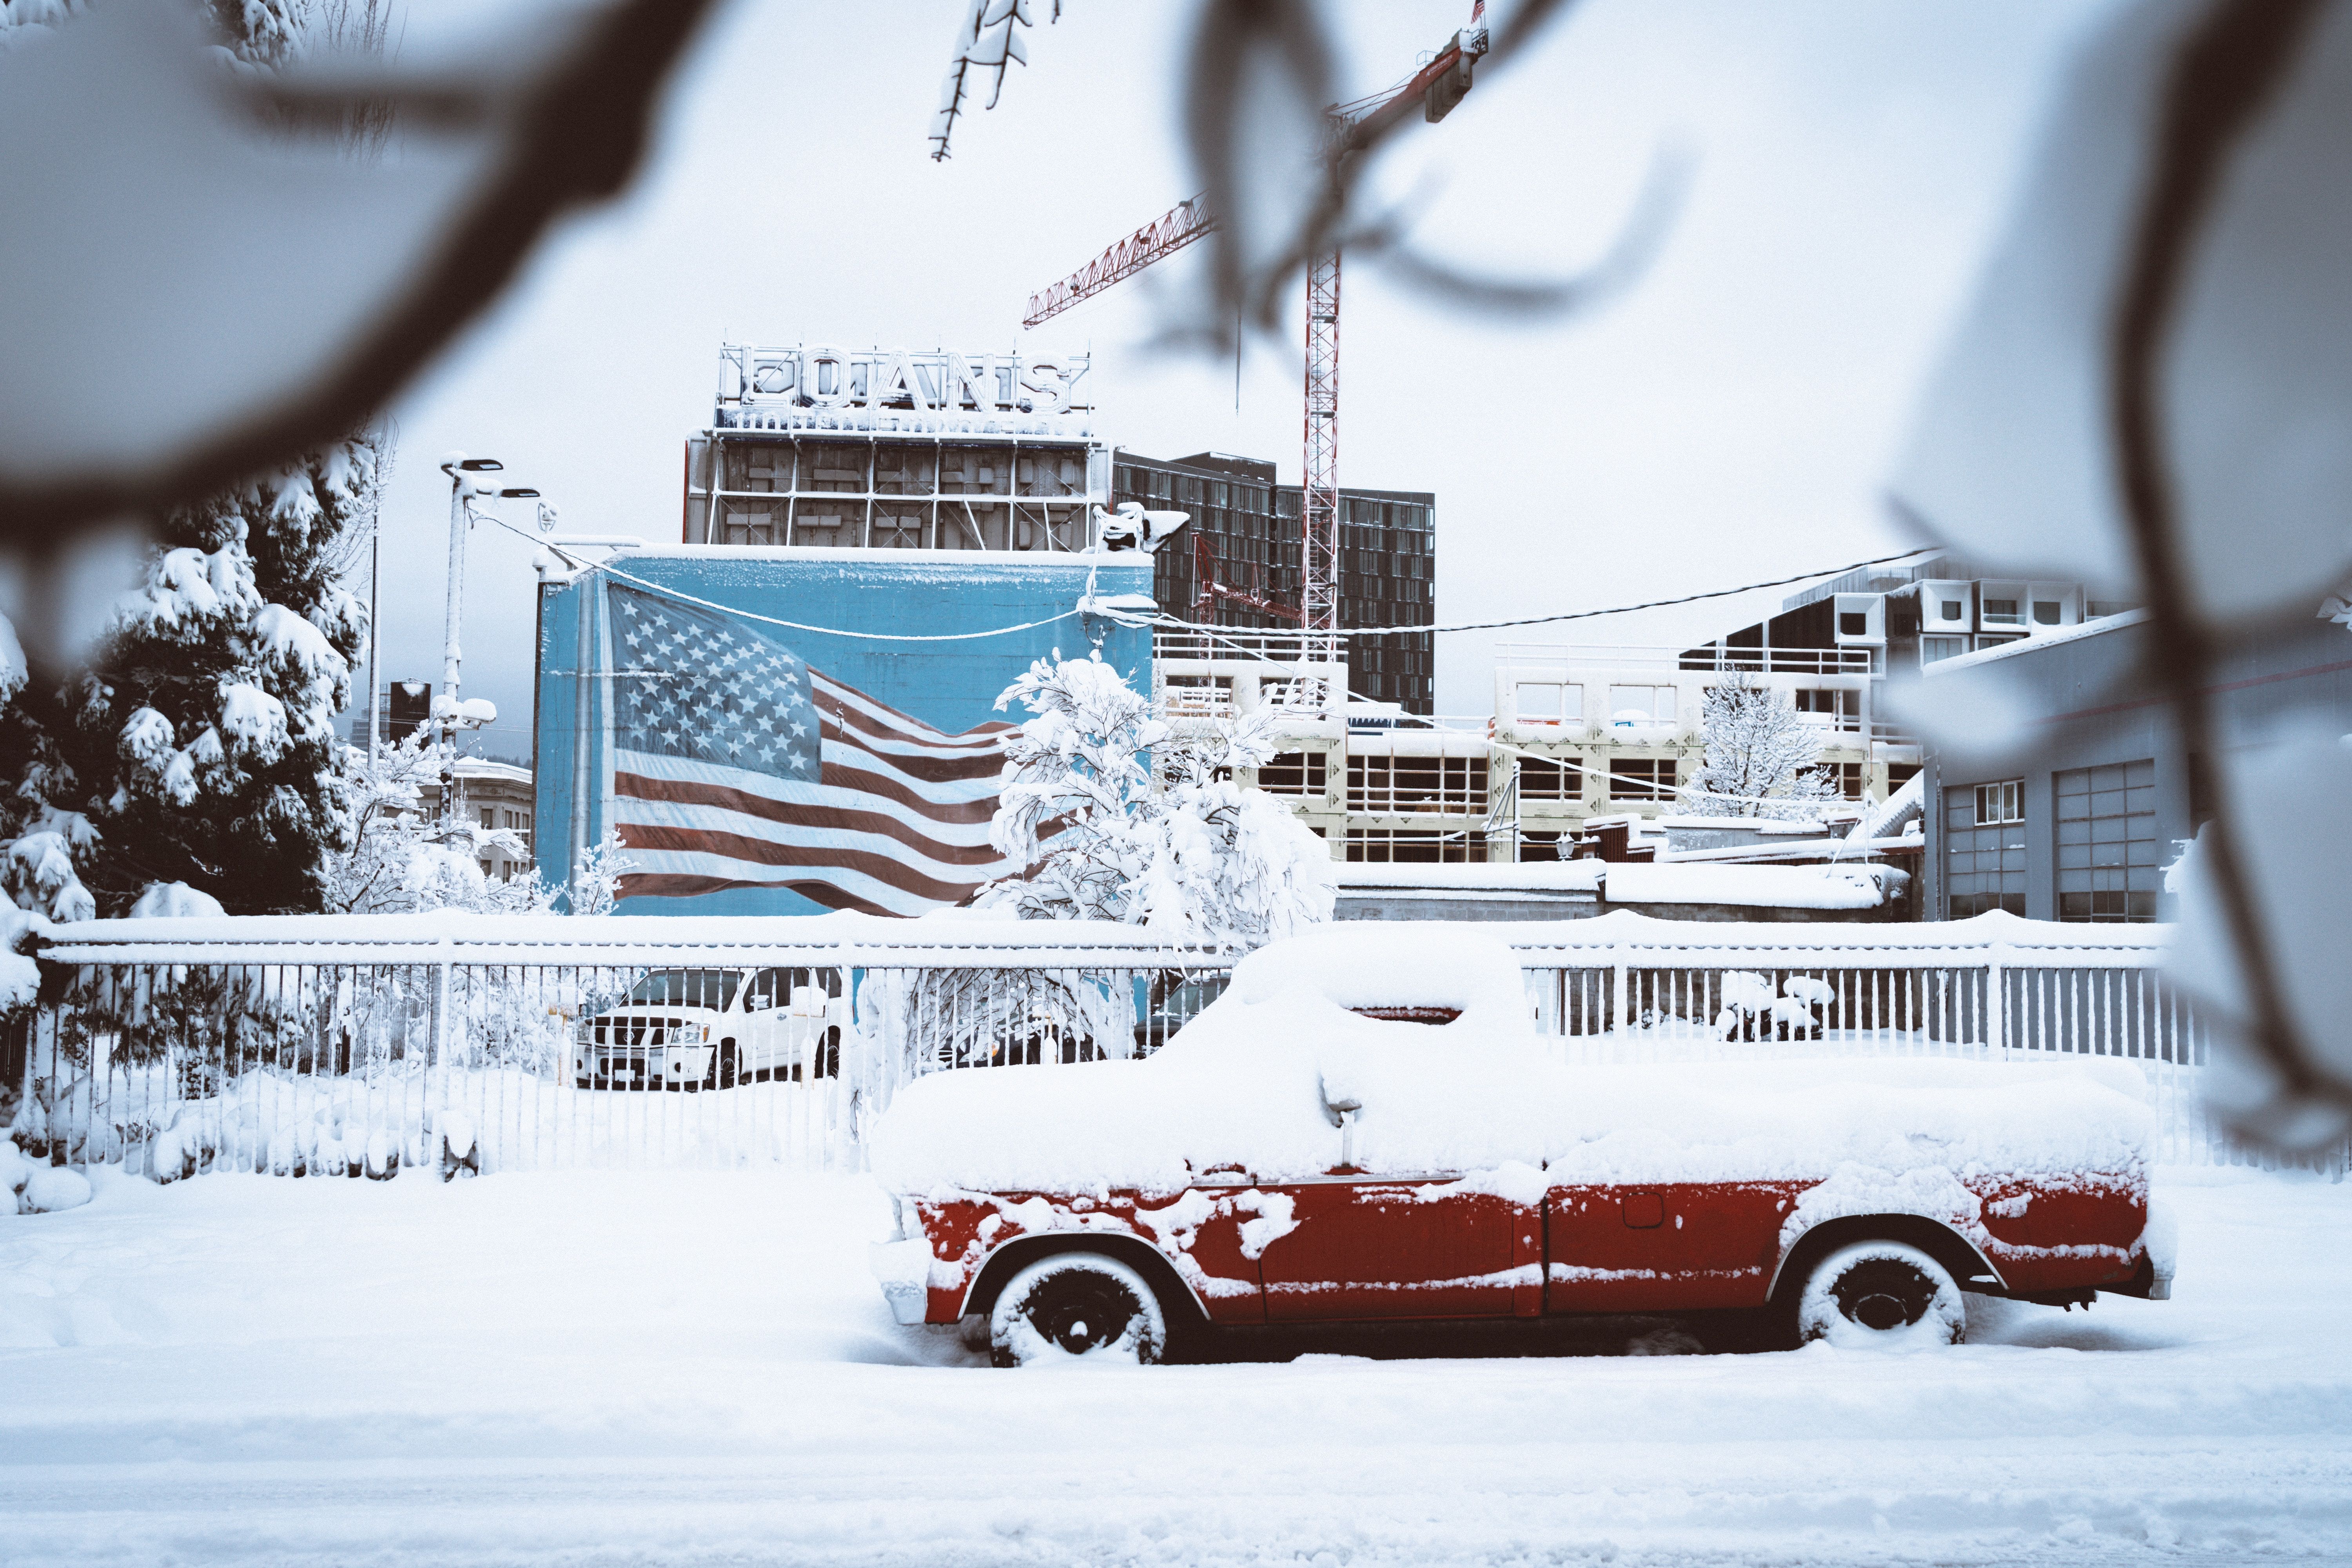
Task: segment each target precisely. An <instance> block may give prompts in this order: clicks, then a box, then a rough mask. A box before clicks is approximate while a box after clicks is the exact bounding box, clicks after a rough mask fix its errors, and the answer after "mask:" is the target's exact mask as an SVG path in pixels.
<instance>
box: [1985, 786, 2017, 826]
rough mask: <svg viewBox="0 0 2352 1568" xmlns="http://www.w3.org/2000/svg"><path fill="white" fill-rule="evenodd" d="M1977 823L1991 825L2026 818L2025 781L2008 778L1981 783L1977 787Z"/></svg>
mask: <svg viewBox="0 0 2352 1568" xmlns="http://www.w3.org/2000/svg"><path fill="white" fill-rule="evenodd" d="M1976 802H1977V804H1976V813H1977V815H1976V823H1975V826H1979V827H1990V826H1996V825H1998V824H2000V823H2004V822H2023V821H2024V820H2025V781H2024V780H2023V779H2006V780H2003V781H2002V782H2001V783H2000V784H1979V785H1977V787H1976Z"/></svg>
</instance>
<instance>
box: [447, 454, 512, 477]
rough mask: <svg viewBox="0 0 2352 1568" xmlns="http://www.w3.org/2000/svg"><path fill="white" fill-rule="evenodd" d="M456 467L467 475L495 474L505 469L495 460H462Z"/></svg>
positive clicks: (503, 465)
mask: <svg viewBox="0 0 2352 1568" xmlns="http://www.w3.org/2000/svg"><path fill="white" fill-rule="evenodd" d="M457 466H458V467H459V468H463V469H465V470H466V471H467V473H469V474H495V473H497V472H499V470H500V469H502V468H505V467H506V465H505V464H504V463H501V462H499V460H498V459H497V458H460V459H459V460H458V463H457Z"/></svg>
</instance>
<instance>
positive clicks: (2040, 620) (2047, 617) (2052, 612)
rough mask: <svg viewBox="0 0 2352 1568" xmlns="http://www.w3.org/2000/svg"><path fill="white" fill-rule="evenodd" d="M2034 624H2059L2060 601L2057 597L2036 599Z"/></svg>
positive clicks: (2034, 602) (2034, 603)
mask: <svg viewBox="0 0 2352 1568" xmlns="http://www.w3.org/2000/svg"><path fill="white" fill-rule="evenodd" d="M2033 624H2034V625H2035V626H2056V625H2057V624H2058V602H2057V601H2056V600H2055V599H2036V600H2034V601H2033Z"/></svg>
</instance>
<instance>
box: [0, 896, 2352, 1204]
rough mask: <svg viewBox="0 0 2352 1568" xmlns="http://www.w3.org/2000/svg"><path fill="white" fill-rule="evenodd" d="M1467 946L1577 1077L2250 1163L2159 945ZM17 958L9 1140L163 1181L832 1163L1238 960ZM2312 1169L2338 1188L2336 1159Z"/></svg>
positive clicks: (2005, 936) (1046, 941) (1600, 936)
mask: <svg viewBox="0 0 2352 1568" xmlns="http://www.w3.org/2000/svg"><path fill="white" fill-rule="evenodd" d="M1486 929H1487V930H1488V931H1492V932H1494V934H1496V935H1497V936H1499V937H1501V938H1503V939H1504V940H1506V941H1507V942H1510V943H1511V944H1512V945H1513V946H1514V947H1516V948H1517V949H1518V950H1519V952H1520V954H1521V958H1522V962H1523V963H1524V964H1525V966H1526V970H1527V974H1528V995H1529V1000H1530V1005H1531V1007H1532V1009H1533V1011H1534V1015H1535V1017H1536V1019H1537V1021H1538V1027H1539V1028H1540V1029H1541V1030H1542V1031H1543V1032H1544V1033H1545V1034H1547V1035H1549V1036H1550V1037H1554V1038H1556V1039H1557V1040H1558V1042H1559V1053H1560V1058H1561V1059H1562V1060H1563V1061H1564V1062H1566V1063H1568V1064H1570V1065H1576V1064H1580V1063H1616V1062H1633V1061H1681V1062H1689V1063H1692V1064H1695V1066H1694V1070H1698V1071H1703V1070H1704V1067H1703V1064H1704V1063H1705V1062H1706V1061H1709V1060H1729V1059H1753V1058H1756V1057H1758V1056H1759V1055H1760V1056H1767V1057H1769V1056H1774V1055H1790V1056H1794V1055H1805V1056H1817V1055H1820V1054H1822V1053H1823V1052H1825V1051H1828V1052H1853V1053H1857V1054H1870V1055H1885V1054H1930V1055H1963V1054H1965V1055H1990V1056H1994V1057H2002V1056H2017V1057H2035V1056H2040V1055H2042V1053H2045V1052H2052V1051H2057V1052H2079V1053H2087V1054H2095V1055H2103V1056H2114V1057H2121V1058H2128V1059H2132V1060H2135V1061H2137V1062H2138V1063H2139V1064H2140V1065H2141V1067H2142V1069H2143V1071H2144V1072H2145V1073H2146V1075H2147V1079H2148V1081H2149V1084H2150V1088H2151V1091H2152V1094H2153V1096H2154V1100H2155V1103H2156V1105H2157V1108H2158V1112H2159V1126H2160V1129H2161V1132H2160V1136H2161V1139H2162V1144H2161V1147H2160V1149H2159V1158H2161V1159H2163V1160H2166V1161H2169V1162H2182V1163H2246V1162H2247V1161H2248V1160H2249V1159H2250V1158H2251V1157H2250V1156H2248V1155H2246V1154H2245V1153H2243V1152H2241V1151H2238V1150H2237V1149H2235V1148H2233V1147H2232V1146H2231V1144H2230V1143H2229V1142H2228V1141H2227V1140H2225V1139H2224V1138H2222V1137H2221V1135H2220V1134H2219V1133H2218V1132H2215V1131H2212V1130H2211V1129H2210V1127H2209V1124H2208V1123H2207V1121H2206V1120H2205V1118H2204V1116H2203V1115H2202V1113H2201V1110H2200V1108H2199V1105H2198V1100H2197V1083H2198V1079H2199V1078H2200V1073H2201V1071H2202V1069H2203V1068H2204V1064H2205V1062H2206V1059H2207V1049H2208V1042H2207V1038H2206V1035H2205V1031H2204V1029H2203V1028H2202V1027H2201V1026H2200V1024H2199V1022H2198V1020H2197V1018H2196V1016H2195V1013H2194V1010H2193V1009H2192V1008H2191V1007H2190V1006H2189V1005H2188V1004H2187V1003H2186V1002H2185V1001H2184V1000H2183V999H2182V998H2181V997H2180V996H2179V995H2178V994H2176V993H2174V992H2173V991H2172V990H2171V989H2170V988H2169V987H2168V985H2166V984H2164V983H2163V981H2162V980H2161V978H2160V976H2159V974H2158V972H2157V969H2156V964H2157V961H2158V956H2159V952H2160V944H2161V942H2162V934H2163V933H2162V932H2161V931H2160V930H2159V929H2158V928H2150V927H2118V926H2104V927H2102V926H2072V925H2064V926H2062V925H2054V924H2049V923H2043V922H2034V921H2023V920H2019V919H2017V918H2015V917H2013V916H2009V915H1999V914H1995V915H1985V916H1980V917H1979V918H1978V919H1976V920H1972V921H1955V922H1950V923H1947V924H1937V925H1925V926H1886V925H1770V924H1720V925H1718V924H1696V923H1691V922H1682V921H1654V920H1649V919H1647V918H1645V917H1643V916H1641V915H1637V914H1633V913H1632V912H1630V911H1620V912H1616V913H1612V914H1610V915H1606V916H1603V917H1601V918H1599V919H1594V920H1584V921H1558V922H1534V921H1529V922H1514V923H1511V924H1508V925H1502V926H1490V927H1487V928H1486ZM583 931H584V932H586V933H588V934H583ZM41 958H42V966H43V968H42V972H43V988H42V994H41V999H40V1003H39V1005H38V1007H37V1010H36V1013H35V1016H34V1017H33V1019H32V1022H31V1028H30V1037H29V1040H28V1042H27V1044H28V1049H27V1052H26V1066H25V1069H24V1075H23V1081H22V1083H21V1085H19V1086H15V1087H16V1089H17V1100H18V1103H17V1108H16V1119H15V1124H14V1131H15V1134H16V1139H17V1141H18V1142H20V1143H22V1144H24V1145H25V1146H26V1149H27V1150H29V1151H30V1152H34V1153H37V1154H46V1155H47V1156H48V1157H49V1158H51V1159H53V1160H56V1161H58V1162H60V1163H77V1164H91V1163H118V1162H119V1163H123V1164H125V1165H126V1166H128V1167H129V1168H131V1169H132V1170H134V1171H137V1172H140V1173H145V1174H151V1175H154V1176H157V1177H160V1178H163V1179H166V1180H169V1179H173V1178H176V1177H178V1176H182V1175H188V1174H194V1173H199V1172H205V1171H221V1170H236V1171H248V1172H265V1173H281V1174H319V1175H335V1174H341V1175H351V1176H359V1175H377V1176H383V1175H389V1174H391V1173H394V1171H396V1170H397V1169H398V1168H399V1167H400V1166H402V1165H409V1166H415V1165H419V1164H422V1165H425V1166H426V1167H428V1168H432V1169H435V1170H438V1171H440V1172H442V1173H445V1174H455V1173H458V1172H461V1171H467V1172H470V1171H492V1170H530V1169H550V1168H562V1167H568V1166H579V1165H624V1166H682V1165H683V1166H693V1165H701V1166H734V1165H739V1164H744V1163H786V1164H792V1165H797V1166H803V1167H808V1168H835V1169H850V1168H856V1166H857V1165H858V1164H859V1163H861V1160H862V1150H863V1144H864V1137H865V1131H866V1129H867V1128H868V1127H869V1126H870V1125H871V1123H872V1121H873V1119H874V1118H875V1117H876V1116H877V1115H878V1114H879V1113H880V1111H881V1110H882V1109H883V1108H884V1107H886V1106H887V1104H888V1103H889V1100H890V1098H891V1096H892V1095H893V1094H894V1093H895V1092H896V1090H897V1089H898V1087H899V1086H900V1085H902V1084H904V1083H905V1082H907V1081H908V1080H909V1079H912V1078H914V1077H916V1076H919V1075H920V1074H923V1073H926V1072H934V1071H941V1070H956V1069H962V1068H982V1067H991V1066H1004V1065H1013V1064H1018V1063H1028V1064H1043V1063H1053V1064H1066V1065H1070V1066H1074V1067H1075V1066H1077V1065H1078V1064H1082V1063H1087V1062H1091V1061H1097V1060H1102V1059H1109V1058H1123V1057H1131V1056H1134V1055H1138V1054H1142V1053H1148V1052H1150V1051H1152V1050H1155V1049H1157V1048H1158V1047H1160V1045H1162V1044H1164V1043H1165V1042H1166V1040H1167V1038H1168V1037H1170V1036H1171V1034H1173V1033H1174V1032H1175V1030H1177V1029H1178V1028H1180V1027H1181V1026H1182V1024H1183V1023H1184V1021H1185V1020H1186V1019H1188V1018H1190V1017H1191V1016H1192V1015H1193V1014H1195V1013H1197V1012H1198V1011H1199V1010H1200V1009H1201V1008H1202V1007H1203V1006H1205V1005H1208V1003H1209V1002H1211V1001H1213V999H1214V998H1215V996H1216V995H1217V994H1218V993H1219V992H1220V991H1222V990H1223V986H1224V984H1225V980H1226V977H1227V975H1228V973H1229V968H1228V963H1227V961H1226V960H1225V959H1223V957H1221V956H1219V955H1217V954H1214V953H1212V952H1204V951H1202V950H1197V949H1188V948H1181V947H1172V946H1169V945H1167V944H1164V943H1161V942H1156V941H1154V940H1152V939H1151V938H1150V937H1149V936H1147V935H1146V934H1145V933H1142V932H1139V931H1134V930H1132V929H1130V928H1126V927H1118V926H1100V925H1094V924H1087V923H1078V922H1071V923H1055V924H1044V923H1022V922H1013V921H982V920H933V921H923V922H921V923H920V924H919V925H914V924H909V923H908V922H906V921H886V920H877V919H873V918H870V917H866V916H856V915H838V916H826V917H823V918H819V919H814V920H751V919H732V920H708V919H694V920H660V919H626V918H624V919H614V920H604V921H594V922H585V921H572V920H568V919H563V918H560V917H546V918H538V917H527V918H497V917H471V916H454V917H439V916H436V917H415V916H394V917H359V918H343V919H330V918H323V917H299V918H292V917H289V918H260V919H247V920H214V921H93V922H89V923H85V924H81V925H77V926H69V927H63V928H58V930H57V931H55V932H54V933H53V936H52V938H51V940H50V941H49V942H48V943H47V947H46V949H45V951H44V952H43V953H42V955H41ZM1433 1070H1439V1071H1442V1070H1443V1063H1442V1061H1433ZM2309 1163H2311V1164H2313V1165H2315V1167H2317V1168H2320V1169H2325V1170H2328V1171H2330V1172H2332V1173H2336V1174H2337V1175H2339V1176H2340V1175H2341V1174H2342V1173H2343V1171H2344V1169H2345V1156H2344V1151H2342V1150H2338V1151H2336V1152H2335V1153H2334V1154H2333V1155H2331V1156H2327V1157H2325V1158H2322V1159H2319V1160H2316V1161H2313V1162H2309Z"/></svg>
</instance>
